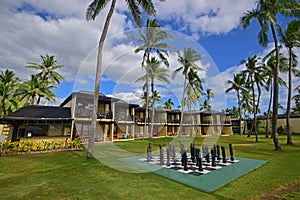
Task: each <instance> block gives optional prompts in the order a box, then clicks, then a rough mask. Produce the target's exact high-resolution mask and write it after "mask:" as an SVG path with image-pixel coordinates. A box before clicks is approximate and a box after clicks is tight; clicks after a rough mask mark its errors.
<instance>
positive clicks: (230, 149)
mask: <svg viewBox="0 0 300 200" xmlns="http://www.w3.org/2000/svg"><path fill="white" fill-rule="evenodd" d="M229 153H230V160H231V161H234V158H233V149H232V144H229Z"/></svg>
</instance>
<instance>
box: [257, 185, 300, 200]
mask: <svg viewBox="0 0 300 200" xmlns="http://www.w3.org/2000/svg"><path fill="white" fill-rule="evenodd" d="M298 189H300V183H294V184H292V185H288V184H285V185H279V187H278V188H277V189H276V190H272V191H268V192H266V193H264V194H261V195H259V196H257V198H255V199H261V200H277V199H278V200H279V199H284V198H283V196H284V195H286V194H289V193H291V192H294V191H296V190H298Z"/></svg>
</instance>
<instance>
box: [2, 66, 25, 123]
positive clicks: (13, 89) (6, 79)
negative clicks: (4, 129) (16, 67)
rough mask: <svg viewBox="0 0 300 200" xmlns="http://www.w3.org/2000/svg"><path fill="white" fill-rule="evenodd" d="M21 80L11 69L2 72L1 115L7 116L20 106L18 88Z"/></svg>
mask: <svg viewBox="0 0 300 200" xmlns="http://www.w3.org/2000/svg"><path fill="white" fill-rule="evenodd" d="M19 84H20V80H19V79H18V78H16V77H15V73H14V72H13V71H10V70H8V69H7V70H5V71H4V72H3V71H1V72H0V116H1V117H3V116H6V115H7V114H10V113H11V112H13V111H15V110H16V109H17V107H18V95H17V90H18V87H19Z"/></svg>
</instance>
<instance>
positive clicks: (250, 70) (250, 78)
mask: <svg viewBox="0 0 300 200" xmlns="http://www.w3.org/2000/svg"><path fill="white" fill-rule="evenodd" d="M241 63H242V64H245V66H246V69H245V70H243V71H242V73H243V74H244V75H245V81H246V83H247V85H248V86H249V88H250V89H251V93H252V105H253V115H254V117H253V119H254V120H253V123H252V126H251V129H250V132H249V134H248V137H250V135H251V134H252V131H253V128H254V132H255V140H256V141H257V140H258V137H257V125H256V122H257V111H258V106H257V105H258V103H259V98H260V94H261V89H260V82H261V80H262V71H261V67H260V66H259V65H258V58H257V56H256V55H254V56H252V57H248V59H247V60H244V59H243V60H242V61H241ZM255 85H256V88H257V90H258V98H257V99H256V98H255V96H256V95H255ZM256 102H257V104H256Z"/></svg>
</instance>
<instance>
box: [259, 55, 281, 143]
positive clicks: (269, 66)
mask: <svg viewBox="0 0 300 200" xmlns="http://www.w3.org/2000/svg"><path fill="white" fill-rule="evenodd" d="M273 53H274V52H273V51H271V52H270V53H269V54H267V55H266V56H265V57H264V58H263V59H262V61H263V62H265V64H264V65H263V66H262V69H263V71H264V73H265V75H266V77H267V78H266V82H265V89H266V90H267V91H268V92H269V104H268V111H267V116H266V130H265V137H266V138H268V137H269V118H270V114H271V105H272V96H273V87H272V85H273V76H274V73H275V67H276V57H275V55H274V54H273ZM279 56H280V64H279V70H280V71H284V68H285V67H286V65H287V59H286V58H285V57H284V56H283V55H282V54H280V55H279ZM278 83H279V84H280V85H283V86H285V87H286V83H285V81H284V80H283V79H282V78H281V77H278Z"/></svg>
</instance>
